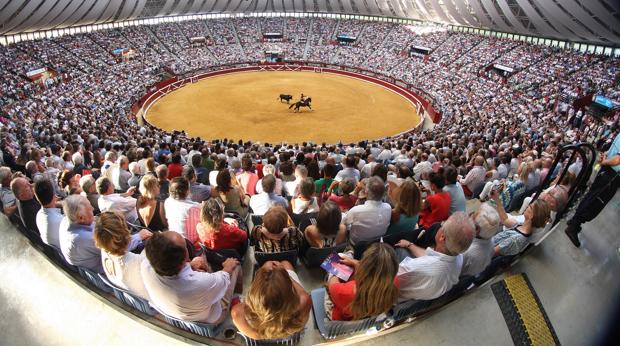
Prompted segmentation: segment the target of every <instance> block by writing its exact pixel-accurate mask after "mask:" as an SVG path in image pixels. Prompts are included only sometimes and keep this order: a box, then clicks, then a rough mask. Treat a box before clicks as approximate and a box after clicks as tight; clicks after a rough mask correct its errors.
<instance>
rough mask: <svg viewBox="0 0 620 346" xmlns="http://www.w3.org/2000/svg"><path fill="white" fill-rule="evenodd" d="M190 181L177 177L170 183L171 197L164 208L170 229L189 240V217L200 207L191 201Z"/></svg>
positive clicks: (167, 199)
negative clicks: (192, 210)
mask: <svg viewBox="0 0 620 346" xmlns="http://www.w3.org/2000/svg"><path fill="white" fill-rule="evenodd" d="M189 189H190V185H189V181H187V179H185V178H183V177H176V178H174V179H172V181H171V182H170V190H169V193H170V197H168V198H166V201H165V202H164V208H165V209H166V219H167V220H168V229H169V230H171V231H175V232H178V233H180V234H181V235H182V236H183V237H185V238H187V225H186V223H187V216H188V214H189V210H190V209H191V208H192V207H195V206H199V205H200V204H199V203H196V202H194V201H192V200H191V199H190V193H189Z"/></svg>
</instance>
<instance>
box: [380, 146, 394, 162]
mask: <svg viewBox="0 0 620 346" xmlns="http://www.w3.org/2000/svg"><path fill="white" fill-rule="evenodd" d="M391 160H392V151H391V150H390V145H389V144H385V145H384V147H383V151H381V153H380V154H379V155H378V156H377V161H379V162H383V161H391Z"/></svg>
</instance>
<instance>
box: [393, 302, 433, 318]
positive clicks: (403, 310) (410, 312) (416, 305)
mask: <svg viewBox="0 0 620 346" xmlns="http://www.w3.org/2000/svg"><path fill="white" fill-rule="evenodd" d="M432 302H433V301H432V300H408V301H406V302H402V303H399V304H396V305H395V306H394V307H393V308H392V310H391V312H390V317H389V319H390V320H391V321H393V323H396V322H400V321H404V320H406V319H408V318H410V317H413V316H418V315H420V314H422V313H424V312H426V311H428V310H429V308H430V306H431V303H432Z"/></svg>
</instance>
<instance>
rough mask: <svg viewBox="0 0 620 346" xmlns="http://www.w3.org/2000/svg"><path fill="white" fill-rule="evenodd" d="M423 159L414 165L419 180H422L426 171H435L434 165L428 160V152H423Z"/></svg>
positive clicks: (414, 173)
mask: <svg viewBox="0 0 620 346" xmlns="http://www.w3.org/2000/svg"><path fill="white" fill-rule="evenodd" d="M421 159H422V161H420V162H419V163H417V164H416V165H415V166H413V176H414V178H415V180H417V181H420V180H422V176H423V175H424V174H425V173H430V172H432V171H433V165H432V164H431V163H430V162H429V161H428V155H427V154H426V153H423V154H422V157H421ZM427 179H428V178H427Z"/></svg>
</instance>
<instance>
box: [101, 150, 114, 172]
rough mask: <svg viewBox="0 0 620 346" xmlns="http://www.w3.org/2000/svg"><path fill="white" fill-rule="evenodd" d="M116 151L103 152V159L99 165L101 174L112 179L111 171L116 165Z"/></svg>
mask: <svg viewBox="0 0 620 346" xmlns="http://www.w3.org/2000/svg"><path fill="white" fill-rule="evenodd" d="M116 157H117V155H116V152H115V151H114V150H111V151H108V152H106V153H105V161H103V164H102V165H101V176H102V177H107V178H109V179H112V172H113V169H114V167H115V166H116V163H115V162H116Z"/></svg>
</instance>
